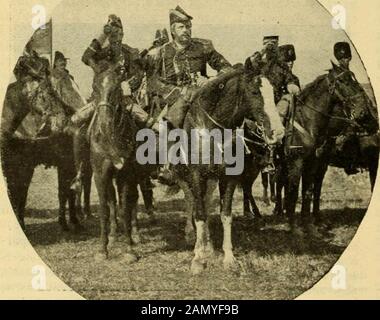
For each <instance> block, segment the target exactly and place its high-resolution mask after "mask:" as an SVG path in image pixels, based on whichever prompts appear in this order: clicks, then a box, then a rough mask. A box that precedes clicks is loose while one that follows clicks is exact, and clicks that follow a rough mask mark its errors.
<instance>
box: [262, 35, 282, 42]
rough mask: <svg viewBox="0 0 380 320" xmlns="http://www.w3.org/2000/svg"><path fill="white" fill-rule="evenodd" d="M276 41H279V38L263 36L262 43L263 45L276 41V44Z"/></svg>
mask: <svg viewBox="0 0 380 320" xmlns="http://www.w3.org/2000/svg"><path fill="white" fill-rule="evenodd" d="M278 40H279V36H265V37H264V38H263V42H264V43H265V42H268V41H276V42H278Z"/></svg>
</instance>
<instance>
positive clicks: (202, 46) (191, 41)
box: [150, 6, 231, 128]
mask: <svg viewBox="0 0 380 320" xmlns="http://www.w3.org/2000/svg"><path fill="white" fill-rule="evenodd" d="M192 19H193V17H191V16H190V15H189V14H187V13H186V12H185V11H184V10H183V9H182V8H181V7H179V6H177V7H176V8H175V9H173V10H170V13H169V20H170V32H171V35H172V38H173V40H172V41H171V42H169V43H166V44H165V45H163V46H162V47H160V48H159V50H157V53H156V55H155V57H154V59H153V66H152V67H153V70H154V76H153V79H154V80H153V81H151V83H150V90H151V91H153V92H155V93H156V94H157V95H159V96H161V97H162V98H163V99H164V100H165V102H166V104H167V106H168V109H167V110H168V111H167V114H166V116H165V119H166V120H168V121H169V122H170V123H171V125H172V126H174V127H177V128H178V127H181V126H182V124H183V120H184V118H185V115H186V113H187V110H188V108H189V105H190V102H191V98H192V96H193V95H194V93H195V92H196V91H197V90H198V89H199V88H200V87H202V85H204V84H205V83H206V82H207V80H208V76H207V64H208V65H209V66H210V67H211V68H212V69H214V70H216V71H217V72H222V73H223V72H226V71H228V70H230V69H231V64H230V63H229V62H228V61H227V60H226V59H225V58H224V57H223V56H222V55H221V54H220V53H219V52H217V51H216V50H215V48H214V46H213V44H212V42H211V41H210V40H205V39H199V38H192V22H191V20H192Z"/></svg>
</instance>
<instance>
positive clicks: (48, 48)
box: [25, 20, 53, 63]
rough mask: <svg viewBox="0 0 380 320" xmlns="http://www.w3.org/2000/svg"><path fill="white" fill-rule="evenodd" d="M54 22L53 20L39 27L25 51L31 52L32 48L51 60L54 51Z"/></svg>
mask: <svg viewBox="0 0 380 320" xmlns="http://www.w3.org/2000/svg"><path fill="white" fill-rule="evenodd" d="M52 39H53V24H52V20H49V22H48V23H46V24H44V25H43V26H41V27H39V28H38V29H37V30H36V31H35V32H34V33H33V35H32V37H31V38H30V40H29V41H28V43H27V44H26V46H25V51H26V52H27V53H29V54H30V53H31V52H32V50H34V51H35V52H37V53H38V55H39V56H46V57H47V58H48V59H49V60H50V62H51V63H52V61H51V57H52V52H53V43H52V42H53V41H52Z"/></svg>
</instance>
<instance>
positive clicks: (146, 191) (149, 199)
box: [140, 176, 154, 216]
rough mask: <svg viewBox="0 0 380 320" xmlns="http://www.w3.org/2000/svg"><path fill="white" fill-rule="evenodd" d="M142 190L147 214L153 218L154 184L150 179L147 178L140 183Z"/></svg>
mask: <svg viewBox="0 0 380 320" xmlns="http://www.w3.org/2000/svg"><path fill="white" fill-rule="evenodd" d="M140 190H141V193H142V196H143V200H144V205H145V210H146V213H147V214H148V215H149V216H152V215H153V213H154V211H153V190H152V182H151V181H150V177H149V176H147V177H146V178H144V179H143V181H141V182H140Z"/></svg>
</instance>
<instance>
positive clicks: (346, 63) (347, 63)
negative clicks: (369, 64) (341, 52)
mask: <svg viewBox="0 0 380 320" xmlns="http://www.w3.org/2000/svg"><path fill="white" fill-rule="evenodd" d="M350 61H351V58H343V59H340V60H339V64H340V65H341V66H342V67H343V68H346V69H348V68H349V67H350Z"/></svg>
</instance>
